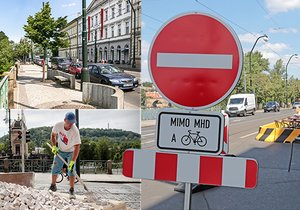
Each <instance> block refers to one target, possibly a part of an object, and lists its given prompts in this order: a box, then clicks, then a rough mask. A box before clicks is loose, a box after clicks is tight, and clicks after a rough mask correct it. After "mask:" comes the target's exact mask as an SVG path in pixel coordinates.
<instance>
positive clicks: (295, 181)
mask: <svg viewBox="0 0 300 210" xmlns="http://www.w3.org/2000/svg"><path fill="white" fill-rule="evenodd" d="M294 113H295V111H294V110H291V109H288V110H281V111H280V112H279V113H274V112H271V113H263V112H257V113H256V114H255V115H254V116H250V115H249V116H247V117H232V118H230V123H229V151H230V153H231V154H235V155H238V156H240V157H248V158H255V159H256V160H257V161H258V164H259V177H258V185H257V187H256V188H255V189H240V188H230V187H215V188H212V189H209V190H206V191H202V192H198V193H195V194H193V196H192V209H193V210H198V209H199V210H202V209H208V210H214V209H251V210H252V209H257V210H258V209H259V210H261V209H272V210H273V209H278V210H279V209H280V210H281V209H287V210H290V209H291V210H292V209H300V199H299V198H298V195H299V193H300V162H299V161H297V158H298V157H299V156H300V145H295V147H294V159H293V162H292V170H291V172H290V173H288V172H287V168H288V161H289V156H290V148H291V145H290V144H280V143H267V142H259V141H256V140H255V136H256V134H257V132H258V128H259V126H260V125H264V124H267V123H271V122H272V121H274V120H275V119H277V120H278V119H282V118H285V117H287V116H291V115H292V114H294ZM154 140H155V126H154V125H152V126H147V127H142V148H143V149H155V141H154ZM298 159H299V158H298ZM176 185H177V183H167V182H159V181H152V180H151V181H150V180H143V182H142V209H145V210H158V209H162V210H163V209H172V210H177V209H178V210H181V209H183V198H184V194H183V193H179V192H176V191H174V187H175V186H176Z"/></svg>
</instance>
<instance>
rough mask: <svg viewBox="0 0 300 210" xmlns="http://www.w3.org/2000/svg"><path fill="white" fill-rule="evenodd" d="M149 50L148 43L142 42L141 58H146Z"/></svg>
mask: <svg viewBox="0 0 300 210" xmlns="http://www.w3.org/2000/svg"><path fill="white" fill-rule="evenodd" d="M149 48H150V43H149V42H148V41H146V40H144V39H143V40H142V56H143V57H148V52H149Z"/></svg>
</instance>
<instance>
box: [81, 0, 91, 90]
mask: <svg viewBox="0 0 300 210" xmlns="http://www.w3.org/2000/svg"><path fill="white" fill-rule="evenodd" d="M81 74H82V75H81V84H80V90H81V91H82V89H83V82H90V74H89V71H88V68H87V31H86V0H82V70H81Z"/></svg>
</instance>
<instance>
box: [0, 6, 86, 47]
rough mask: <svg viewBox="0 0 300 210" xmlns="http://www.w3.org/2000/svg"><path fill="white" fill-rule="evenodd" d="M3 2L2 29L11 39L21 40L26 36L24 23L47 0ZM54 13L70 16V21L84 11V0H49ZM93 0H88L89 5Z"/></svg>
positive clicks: (0, 25)
mask: <svg viewBox="0 0 300 210" xmlns="http://www.w3.org/2000/svg"><path fill="white" fill-rule="evenodd" d="M3 2H4V1H3ZM3 2H2V4H3V5H2V6H1V8H0V31H4V33H5V34H6V35H7V36H8V37H9V39H10V40H13V41H15V42H19V41H20V38H22V37H24V35H25V32H24V30H23V25H24V24H26V23H27V18H28V16H29V15H32V16H33V15H34V14H35V13H36V12H39V11H40V10H41V8H42V5H43V2H47V1H45V0H9V1H5V4H4V3H3ZM49 2H50V6H51V8H52V15H53V16H54V17H55V18H57V17H64V16H68V21H70V20H72V19H74V18H76V17H78V13H80V14H81V11H82V8H81V7H82V0H63V1H62V0H49ZM90 2H91V0H87V7H88V5H89V4H90Z"/></svg>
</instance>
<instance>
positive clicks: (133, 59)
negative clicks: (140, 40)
mask: <svg viewBox="0 0 300 210" xmlns="http://www.w3.org/2000/svg"><path fill="white" fill-rule="evenodd" d="M127 1H128V2H129V4H130V6H131V9H132V11H133V55H132V68H135V67H136V65H135V40H136V11H135V9H134V7H133V5H132V3H131V1H130V0H127ZM131 38H132V37H131Z"/></svg>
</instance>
